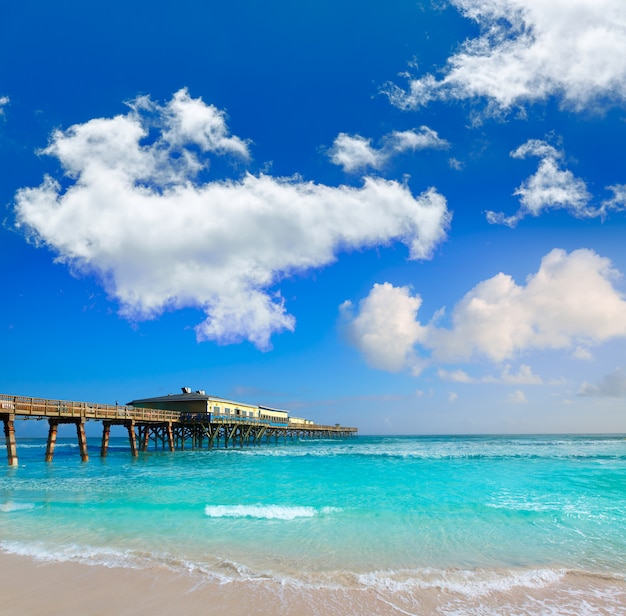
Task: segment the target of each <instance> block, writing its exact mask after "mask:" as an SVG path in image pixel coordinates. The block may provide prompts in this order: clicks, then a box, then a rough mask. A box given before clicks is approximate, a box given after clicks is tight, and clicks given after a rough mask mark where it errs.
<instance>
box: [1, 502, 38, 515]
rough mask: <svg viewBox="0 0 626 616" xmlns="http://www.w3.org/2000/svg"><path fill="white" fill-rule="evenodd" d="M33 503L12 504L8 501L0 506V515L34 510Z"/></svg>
mask: <svg viewBox="0 0 626 616" xmlns="http://www.w3.org/2000/svg"><path fill="white" fill-rule="evenodd" d="M34 508H35V505H34V503H14V502H12V501H9V502H7V503H1V504H0V511H1V512H2V513H13V512H14V511H27V510H30V509H34Z"/></svg>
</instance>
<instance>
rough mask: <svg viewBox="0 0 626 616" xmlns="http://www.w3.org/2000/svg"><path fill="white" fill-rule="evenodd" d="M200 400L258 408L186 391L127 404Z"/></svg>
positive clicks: (244, 403)
mask: <svg viewBox="0 0 626 616" xmlns="http://www.w3.org/2000/svg"><path fill="white" fill-rule="evenodd" d="M198 400H204V401H206V400H219V401H220V402H226V403H228V404H232V405H234V406H237V405H238V404H242V405H245V406H256V404H250V403H248V402H235V401H234V400H227V399H226V398H220V397H219V396H207V394H206V393H205V392H204V391H189V392H188V391H185V392H184V393H182V394H167V396H156V397H155V398H140V399H137V400H131V401H130V402H127V403H126V404H128V405H129V406H136V405H138V404H149V403H154V402H165V403H167V402H195V401H198Z"/></svg>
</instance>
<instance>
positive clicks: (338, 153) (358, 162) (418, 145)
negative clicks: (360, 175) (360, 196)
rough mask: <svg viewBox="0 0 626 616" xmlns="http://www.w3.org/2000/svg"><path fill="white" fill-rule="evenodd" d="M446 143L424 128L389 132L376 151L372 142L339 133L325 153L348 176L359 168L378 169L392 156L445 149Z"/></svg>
mask: <svg viewBox="0 0 626 616" xmlns="http://www.w3.org/2000/svg"><path fill="white" fill-rule="evenodd" d="M448 147H450V144H449V143H448V142H447V141H446V140H445V139H441V137H439V135H438V134H437V133H436V132H435V131H434V130H432V129H430V128H428V127H427V126H421V127H420V128H419V129H418V130H407V131H393V132H392V133H389V134H388V135H386V136H385V137H384V138H383V139H382V145H381V147H379V148H375V147H374V146H372V140H371V139H366V138H365V137H361V136H360V135H348V134H346V133H340V134H339V135H338V136H337V138H336V139H335V141H334V143H333V145H332V147H331V148H330V150H329V152H328V154H329V156H330V159H331V161H332V162H333V163H334V164H335V165H339V166H341V167H343V170H344V171H346V172H348V173H354V172H357V171H361V170H363V169H367V168H370V169H381V168H382V167H383V166H384V165H385V164H386V163H387V162H388V161H389V160H390V159H391V158H392V157H393V156H396V155H398V154H401V153H402V152H407V151H413V152H415V151H417V150H424V149H428V148H430V149H445V148H448Z"/></svg>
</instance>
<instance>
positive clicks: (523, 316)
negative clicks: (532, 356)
mask: <svg viewBox="0 0 626 616" xmlns="http://www.w3.org/2000/svg"><path fill="white" fill-rule="evenodd" d="M618 275H619V274H618V272H617V271H615V270H614V269H613V267H612V266H611V263H610V261H609V260H608V259H606V258H603V257H600V256H599V255H598V254H596V253H595V252H593V251H591V250H586V249H581V250H576V251H573V252H572V253H570V254H568V253H566V252H565V251H564V250H560V249H555V250H552V251H551V252H550V253H549V254H547V255H546V256H545V257H544V258H543V259H542V261H541V266H540V268H539V270H538V271H537V272H536V273H535V274H533V275H530V276H528V278H527V280H526V284H525V285H518V284H516V283H515V281H514V280H513V279H512V278H511V276H508V275H506V274H503V273H500V274H497V275H496V276H494V277H492V278H489V279H487V280H485V281H483V282H480V283H479V284H478V285H476V286H475V287H474V288H473V289H472V290H470V291H469V292H468V293H467V294H466V295H465V297H463V299H461V300H460V301H459V302H458V303H457V305H456V306H455V307H454V309H453V311H452V314H451V326H450V327H448V328H446V327H442V326H439V325H438V324H437V319H433V320H432V321H431V322H430V323H428V324H425V325H423V324H422V323H420V321H419V318H418V310H419V308H420V306H421V302H422V300H421V297H420V296H419V295H411V293H410V290H409V289H408V288H407V287H394V286H393V285H391V284H390V283H385V284H378V285H375V286H374V287H373V289H372V291H371V292H370V294H369V295H368V296H367V297H366V298H365V299H363V300H361V302H360V303H359V311H358V313H356V314H349V315H347V316H349V317H350V318H349V320H348V322H347V323H346V327H347V329H348V331H349V333H350V340H351V342H352V344H353V345H354V346H355V347H356V348H358V349H359V350H360V351H361V352H362V353H363V355H364V356H365V358H366V360H367V361H368V363H370V364H371V365H373V366H375V367H378V368H382V369H386V370H402V369H406V368H408V369H411V370H413V371H415V370H416V367H421V368H423V367H424V365H426V363H433V364H439V365H442V364H450V363H457V362H465V361H472V360H474V359H477V358H486V359H488V360H490V361H493V362H497V363H500V362H504V361H510V360H512V359H515V358H516V357H518V356H520V355H521V354H523V353H526V352H529V351H532V350H545V349H563V350H567V349H570V350H572V351H574V350H575V349H577V348H579V347H582V346H584V347H588V346H590V345H593V344H600V343H602V342H604V341H607V340H610V339H612V338H616V337H623V336H626V300H624V298H623V297H622V295H621V294H620V293H619V291H618V290H617V289H616V288H615V287H614V286H613V281H614V280H615V279H616V278H617V277H618ZM349 306H350V307H351V305H349ZM345 317H346V314H345V308H344V318H345ZM381 349H382V350H383V352H382V353H381ZM381 356H382V357H388V358H389V359H388V361H383V360H382V359H380V358H381ZM441 374H443V375H444V376H446V377H448V378H449V380H456V381H457V382H464V381H465V382H468V381H469V380H471V379H470V377H469V376H468V375H466V373H464V372H459V371H457V372H451V373H445V372H444V373H441ZM538 378H539V377H536V376H535V375H533V374H532V372H531V371H530V368H528V367H527V366H522V367H521V368H520V371H519V372H518V373H517V374H512V373H511V372H510V369H509V368H506V367H505V370H504V371H503V373H502V375H501V376H500V377H499V379H496V378H494V382H495V381H498V380H499V381H500V382H509V383H515V382H517V383H520V384H521V383H531V382H536V381H537V379H538Z"/></svg>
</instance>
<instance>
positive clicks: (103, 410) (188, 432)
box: [0, 394, 358, 466]
mask: <svg viewBox="0 0 626 616" xmlns="http://www.w3.org/2000/svg"><path fill="white" fill-rule="evenodd" d="M261 408H262V407H261ZM263 417H267V415H260V416H258V417H250V416H247V417H246V416H238V415H230V414H228V415H227V414H218V413H210V412H205V413H196V412H185V411H182V410H169V409H161V408H145V407H136V406H132V405H117V404H115V405H110V404H92V403H88V402H69V401H67V400H49V399H44V398H32V397H27V396H12V395H7V394H0V419H2V422H3V424H4V435H5V441H6V449H7V459H8V463H9V465H10V466H17V464H18V457H17V442H16V436H15V421H16V420H17V419H37V420H47V421H48V426H49V429H48V441H47V446H46V457H45V459H46V461H47V462H51V461H52V459H53V457H54V448H55V444H56V438H57V431H58V427H59V424H73V425H75V426H76V436H77V439H78V446H79V452H80V457H81V460H82V461H84V462H86V461H88V460H89V454H88V451H87V438H86V435H85V423H86V422H87V421H101V422H102V442H101V447H100V456H101V457H106V455H107V452H108V447H109V437H110V433H111V426H123V427H124V428H126V430H127V432H128V440H129V445H130V453H131V455H132V456H134V457H136V456H138V455H139V452H140V451H147V450H148V448H149V447H150V446H152V448H153V449H163V450H167V451H176V450H185V449H203V448H206V449H213V448H214V447H224V448H228V447H229V446H230V447H235V446H239V447H244V446H257V445H261V444H269V443H272V442H279V441H281V440H282V441H283V442H287V441H288V440H289V441H295V440H299V439H313V438H317V439H321V438H324V439H326V438H349V437H353V436H356V434H357V431H358V430H357V428H347V427H343V426H340V425H339V424H336V425H334V426H324V425H319V424H315V423H313V422H309V421H306V422H303V421H302V420H298V419H295V418H294V419H293V420H291V419H289V420H287V421H273V420H272V419H267V418H263Z"/></svg>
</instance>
